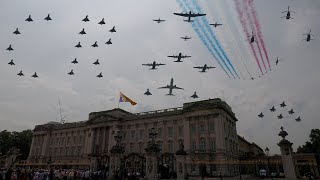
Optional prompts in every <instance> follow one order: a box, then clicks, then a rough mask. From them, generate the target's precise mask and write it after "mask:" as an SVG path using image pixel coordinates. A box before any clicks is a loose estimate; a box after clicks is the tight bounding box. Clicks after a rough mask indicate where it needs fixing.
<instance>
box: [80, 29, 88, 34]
mask: <svg viewBox="0 0 320 180" xmlns="http://www.w3.org/2000/svg"><path fill="white" fill-rule="evenodd" d="M79 34H81V35H84V34H87V33H86V32H85V31H84V28H82V31H80V32H79Z"/></svg>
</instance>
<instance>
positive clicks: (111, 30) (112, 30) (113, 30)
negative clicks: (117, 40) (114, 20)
mask: <svg viewBox="0 0 320 180" xmlns="http://www.w3.org/2000/svg"><path fill="white" fill-rule="evenodd" d="M115 28H116V27H115V26H113V28H112V29H110V30H109V31H110V32H112V33H114V32H117V31H116V29H115Z"/></svg>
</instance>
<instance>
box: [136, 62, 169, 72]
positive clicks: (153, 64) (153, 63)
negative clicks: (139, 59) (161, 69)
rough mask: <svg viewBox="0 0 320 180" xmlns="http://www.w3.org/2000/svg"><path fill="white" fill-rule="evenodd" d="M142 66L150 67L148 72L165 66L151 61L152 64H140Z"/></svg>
mask: <svg viewBox="0 0 320 180" xmlns="http://www.w3.org/2000/svg"><path fill="white" fill-rule="evenodd" d="M142 65H143V66H151V68H150V70H155V69H157V68H156V66H163V65H166V64H161V63H156V62H155V61H153V62H152V63H149V64H142Z"/></svg>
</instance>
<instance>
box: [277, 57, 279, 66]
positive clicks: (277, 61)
mask: <svg viewBox="0 0 320 180" xmlns="http://www.w3.org/2000/svg"><path fill="white" fill-rule="evenodd" d="M278 63H279V57H277V60H276V66H277V65H278Z"/></svg>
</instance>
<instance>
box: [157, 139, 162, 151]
mask: <svg viewBox="0 0 320 180" xmlns="http://www.w3.org/2000/svg"><path fill="white" fill-rule="evenodd" d="M158 146H159V148H160V150H161V151H162V142H161V141H158Z"/></svg>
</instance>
